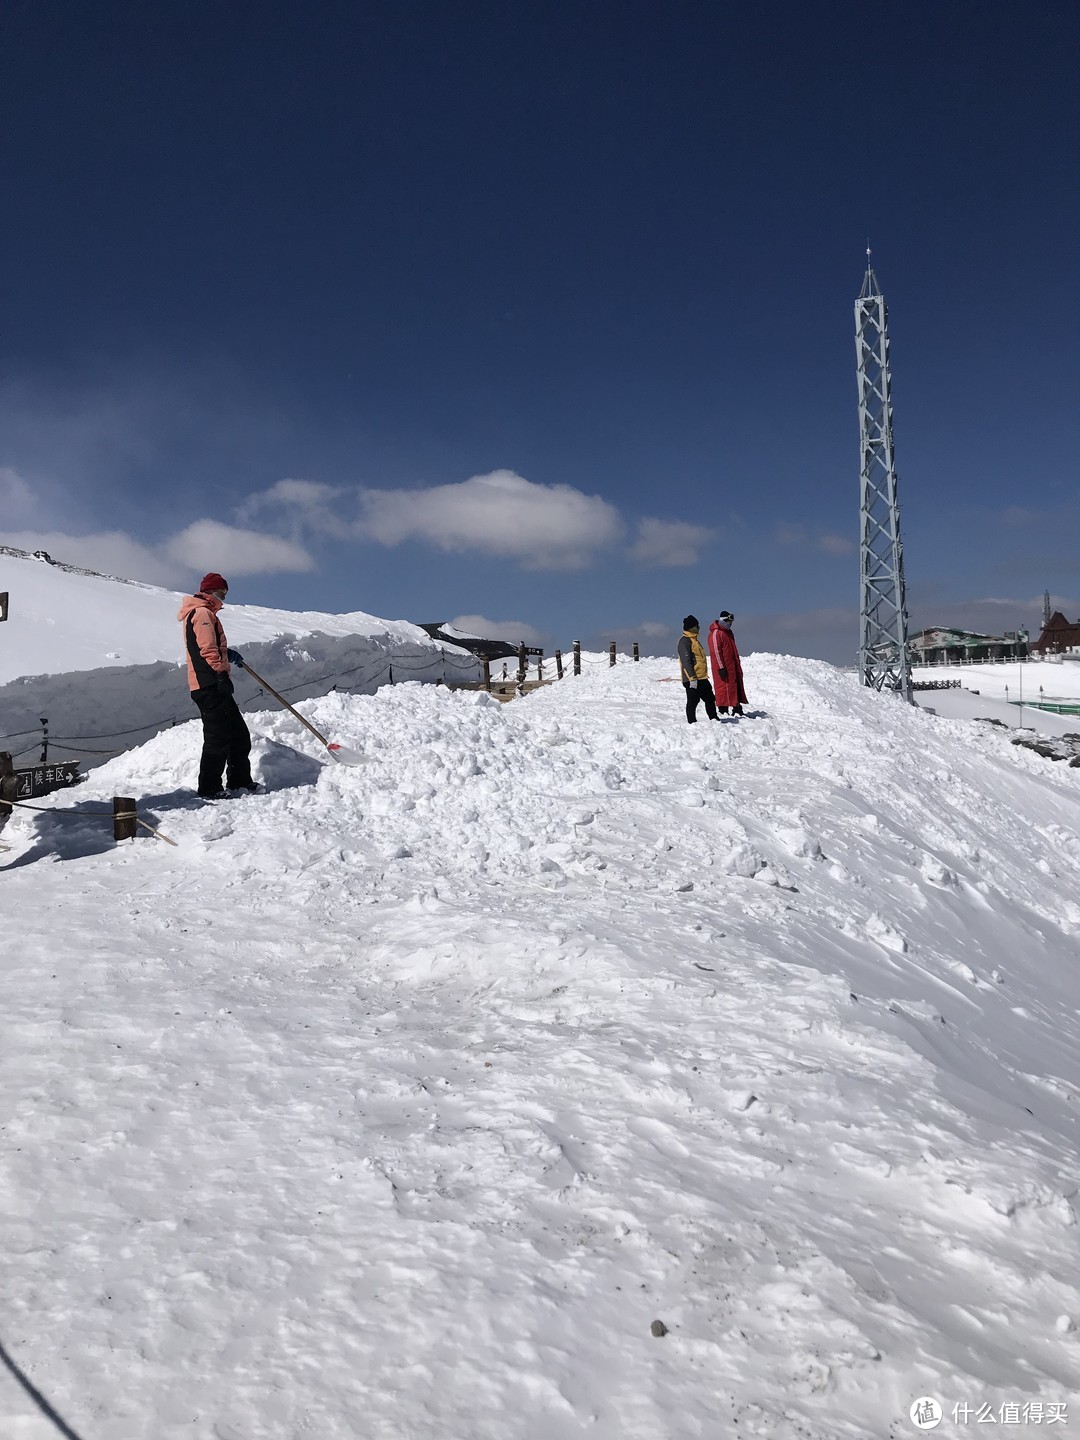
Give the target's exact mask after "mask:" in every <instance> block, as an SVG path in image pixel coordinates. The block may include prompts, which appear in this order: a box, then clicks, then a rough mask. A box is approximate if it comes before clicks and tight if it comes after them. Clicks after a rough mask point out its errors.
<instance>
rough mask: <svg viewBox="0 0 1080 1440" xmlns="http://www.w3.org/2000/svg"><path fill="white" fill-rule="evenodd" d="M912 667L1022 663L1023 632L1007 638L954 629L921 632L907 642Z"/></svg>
mask: <svg viewBox="0 0 1080 1440" xmlns="http://www.w3.org/2000/svg"><path fill="white" fill-rule="evenodd" d="M908 650H909V652H910V655H911V663H912V664H913V665H958V664H960V663H961V662H962V661H965V660H967V661H975V660H1025V659H1026V658H1027V653H1028V636H1027V631H1026V630H1017V631H1011V632H1010V633H1009V634H1007V635H982V634H980V633H979V632H978V631H977V630H957V629H955V628H953V627H952V626H947V625H938V626H936V627H934V628H933V629H930V630H922V631H920V632H919V634H918V635H912V636H911V637H910V638H909V640H908Z"/></svg>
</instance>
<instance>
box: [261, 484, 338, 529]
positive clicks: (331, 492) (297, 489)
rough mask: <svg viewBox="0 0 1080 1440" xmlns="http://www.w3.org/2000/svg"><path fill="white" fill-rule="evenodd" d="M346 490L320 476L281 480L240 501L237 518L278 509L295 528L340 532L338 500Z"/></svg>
mask: <svg viewBox="0 0 1080 1440" xmlns="http://www.w3.org/2000/svg"><path fill="white" fill-rule="evenodd" d="M343 493H344V492H343V491H342V490H340V489H338V488H337V487H336V486H333V485H323V484H322V483H321V482H320V481H318V480H290V479H285V480H278V481H277V483H276V484H274V485H271V486H270V488H269V489H268V490H259V491H257V492H256V493H255V494H254V495H249V496H248V498H247V499H246V500H245V501H244V503H243V504H242V505H240V506H239V507H238V509H237V511H236V515H237V519H239V520H250V519H252V518H253V517H254V516H256V515H258V514H259V513H260V512H261V511H264V510H269V509H274V510H277V511H279V512H281V513H283V514H284V517H285V519H286V520H287V521H290V522H291V523H292V527H293V529H294V531H299V530H302V529H307V530H315V531H320V532H326V533H331V534H333V533H337V532H339V531H340V530H341V528H342V519H341V515H340V513H339V508H338V507H335V504H334V502H335V501H336V500H338V499H339V497H340V496H341V495H342V494H343Z"/></svg>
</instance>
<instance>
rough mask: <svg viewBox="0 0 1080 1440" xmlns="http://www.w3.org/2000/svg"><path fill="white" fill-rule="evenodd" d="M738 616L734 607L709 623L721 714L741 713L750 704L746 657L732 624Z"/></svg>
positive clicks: (711, 652) (712, 658) (718, 705)
mask: <svg viewBox="0 0 1080 1440" xmlns="http://www.w3.org/2000/svg"><path fill="white" fill-rule="evenodd" d="M734 623H735V616H734V615H733V614H732V613H731V611H730V610H721V611H720V619H719V620H714V621H713V622H712V624H711V625H710V626H709V661H710V663H711V665H712V674H713V693H714V695H715V696H716V708H717V709H718V710H719V711H720V714H721V715H726V714H727V713H728V707H729V706H730V707H731V713H732V715H741V714H742V713H743V708H742V707H743V706H744V705H745V704H746V690H745V688H744V686H743V674H742V661H741V660H740V659H739V647H738V645H736V644H735V632H734V631H733V630H732V628H731V627H732V625H733V624H734Z"/></svg>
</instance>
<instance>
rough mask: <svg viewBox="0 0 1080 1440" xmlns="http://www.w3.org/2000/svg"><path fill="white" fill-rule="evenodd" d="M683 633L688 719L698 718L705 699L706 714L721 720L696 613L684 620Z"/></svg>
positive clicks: (681, 662) (682, 668)
mask: <svg viewBox="0 0 1080 1440" xmlns="http://www.w3.org/2000/svg"><path fill="white" fill-rule="evenodd" d="M682 623H683V633H682V634H681V635H680V636H679V670H680V674H681V677H682V683H683V689H684V690H685V691H686V719H687V723H688V724H690V725H693V724H694V722H695V720H696V719H697V707H698V704H699V702H700V701H702V700H704V701H705V714H706V715H708V717H709V719H710V720H719V718H720V717H719V715H717V713H716V701H715V699H714V698H713V688H712V686H711V685H710V684H709V666H708V662H707V661H706V659H705V651H704V650H703V649H702V648H701V642H700V641H699V640H698V631H699V629H700V626H699V625H698V620H697V616H696V615H687V616H686V618H685V619H684V620H683V622H682Z"/></svg>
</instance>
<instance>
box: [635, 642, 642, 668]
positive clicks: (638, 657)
mask: <svg viewBox="0 0 1080 1440" xmlns="http://www.w3.org/2000/svg"><path fill="white" fill-rule="evenodd" d="M640 659H641V656H640V655H639V654H638V648H637V641H636V640H635V641H634V663H635V665H636V664H637V662H638V661H639V660H640Z"/></svg>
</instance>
